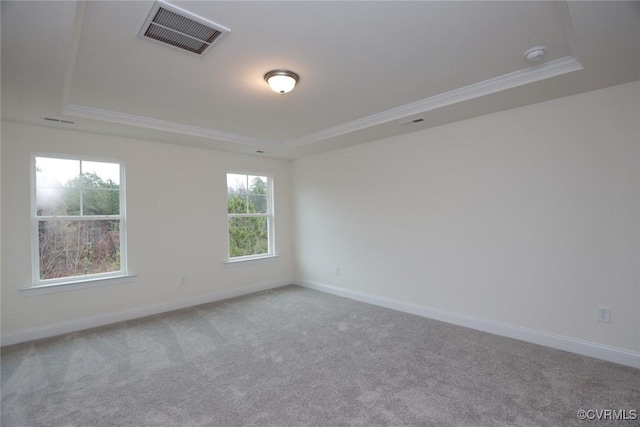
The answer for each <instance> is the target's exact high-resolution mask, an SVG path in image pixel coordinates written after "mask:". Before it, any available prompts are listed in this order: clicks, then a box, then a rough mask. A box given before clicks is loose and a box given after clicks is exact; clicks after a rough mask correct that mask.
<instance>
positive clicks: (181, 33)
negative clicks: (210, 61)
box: [138, 0, 231, 56]
mask: <svg viewBox="0 0 640 427" xmlns="http://www.w3.org/2000/svg"><path fill="white" fill-rule="evenodd" d="M230 31H231V30H229V29H228V28H225V27H223V26H222V25H219V24H216V23H215V22H211V21H209V20H207V19H204V18H202V17H200V16H197V15H194V14H193V13H191V12H188V11H186V10H184V9H182V8H179V7H177V6H174V5H172V4H170V3H167V2H165V1H162V0H157V1H156V2H155V3H154V5H153V8H152V9H151V12H149V16H148V17H147V20H146V21H145V23H144V25H143V26H142V29H141V30H140V32H139V33H138V35H139V36H140V37H143V38H148V39H151V40H153V41H156V42H159V43H162V44H167V45H169V46H172V47H176V48H178V49H181V50H186V51H188V52H191V53H193V54H196V55H198V56H202V55H204V54H205V53H207V51H208V50H209V49H211V47H212V46H213V45H214V44H215V43H217V42H219V41H220V40H222V39H223V38H224V37H225V36H226V35H227V34H229V32H230Z"/></svg>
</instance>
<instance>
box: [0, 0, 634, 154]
mask: <svg viewBox="0 0 640 427" xmlns="http://www.w3.org/2000/svg"><path fill="white" fill-rule="evenodd" d="M172 3H173V4H175V5H177V6H179V7H181V8H183V9H186V10H189V11H191V12H193V13H195V14H197V15H200V16H202V17H204V18H206V19H209V20H212V21H214V22H217V23H219V24H221V25H223V26H225V27H228V28H230V29H231V33H230V34H229V36H228V37H227V38H225V39H224V40H222V41H221V42H220V43H218V44H216V45H215V46H214V47H213V48H212V49H211V50H210V51H209V52H208V53H207V54H206V55H205V56H203V57H197V56H194V55H191V54H188V53H185V52H182V51H180V50H177V49H173V48H170V47H166V46H164V45H161V44H158V43H154V42H152V41H149V40H146V39H142V38H140V37H138V32H139V30H140V28H141V26H142V24H143V23H144V21H145V19H146V18H147V15H148V14H149V11H150V10H151V8H152V6H153V4H154V2H153V1H90V2H72V1H47V2H25V1H21V2H13V1H2V3H1V8H2V9H1V13H2V26H1V31H2V58H1V59H2V63H1V64H2V88H1V89H2V92H1V95H2V118H3V119H5V120H13V121H20V122H27V123H33V124H39V125H44V126H55V127H64V128H67V129H74V130H85V131H90V132H98V133H106V134H112V135H121V136H130V137H138V138H147V139H152V140H157V141H162V142H169V143H176V144H185V145H193V146H200V147H210V148H214V149H222V150H228V151H235V152H240V153H249V154H256V151H264V152H265V153H264V154H262V155H264V156H272V157H282V158H295V157H300V156H304V155H309V154H314V153H319V152H323V151H328V150H332V149H336V148H340V147H345V146H349V145H353V144H358V143H361V142H365V141H370V140H373V139H377V138H381V137H387V136H392V135H398V134H401V133H406V132H411V131H415V130H418V129H424V128H426V127H430V126H435V125H439V124H444V123H449V122H453V121H456V120H461V119H465V118H469V117H475V116H479V115H482V114H488V113H491V112H495V111H500V110H504V109H508V108H513V107H518V106H522V105H527V104H531V103H535V102H540V101H544V100H548V99H553V98H556V97H560V96H567V95H571V94H575V93H580V92H584V91H589V90H594V89H598V88H602V87H606V86H610V85H615V84H621V83H626V82H629V81H633V80H638V79H640V3H639V2H571V3H566V2H550V1H547V2H485V1H475V2H435V1H433V2H432V1H410V2H399V1H375V2H364V1H352V2H347V1H338V2H334V1H316V2H312V1H302V2H274V1H258V2H243V1H233V2H209V1H175V2H172ZM538 45H545V46H546V47H547V54H546V55H545V57H544V58H543V60H542V61H541V62H540V63H537V64H535V65H533V66H532V65H531V64H529V63H527V62H526V60H525V59H524V56H523V52H524V51H525V50H526V49H528V48H530V47H533V46H538ZM277 68H286V69H290V70H293V71H295V72H296V73H298V74H299V75H300V83H299V85H298V87H297V88H296V89H295V90H294V91H293V92H291V93H289V94H286V95H278V94H276V93H274V92H272V91H271V90H270V89H269V87H268V86H267V85H266V83H265V82H264V80H263V76H264V74H265V73H266V72H267V71H269V70H272V69H277ZM44 117H50V118H57V119H63V120H69V121H73V122H74V124H63V123H57V122H51V121H45V120H44ZM414 118H423V119H424V121H423V122H420V123H417V124H401V123H402V122H405V121H407V120H410V119H414Z"/></svg>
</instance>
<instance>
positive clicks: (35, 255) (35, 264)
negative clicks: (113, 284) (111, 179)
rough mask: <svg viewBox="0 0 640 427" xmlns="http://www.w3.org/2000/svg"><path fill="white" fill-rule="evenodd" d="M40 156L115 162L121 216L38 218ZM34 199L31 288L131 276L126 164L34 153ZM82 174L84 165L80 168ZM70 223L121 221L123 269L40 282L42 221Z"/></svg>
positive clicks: (31, 212)
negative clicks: (38, 159) (129, 271)
mask: <svg viewBox="0 0 640 427" xmlns="http://www.w3.org/2000/svg"><path fill="white" fill-rule="evenodd" d="M38 157H46V158H51V159H61V160H75V161H79V162H81V163H82V162H100V163H115V164H118V165H119V167H120V184H119V189H118V191H119V203H120V205H119V210H120V213H119V215H80V214H79V215H65V216H57V215H54V216H38V207H37V191H38V183H37V175H36V174H37V171H36V159H37V158H38ZM30 161H31V165H30V167H31V171H30V172H31V185H30V187H31V188H30V189H31V195H30V196H31V200H30V205H29V210H30V215H29V216H30V220H31V224H30V225H31V277H32V279H31V289H34V288H48V287H52V286H60V285H69V284H81V283H88V282H91V283H96V282H103V281H104V280H106V279H114V278H122V277H130V276H129V273H128V265H127V258H128V257H127V232H126V228H127V227H126V224H127V222H126V192H125V188H126V184H125V178H126V174H125V164H124V162H123V161H121V160H118V159H113V158H106V157H94V156H84V155H70V154H60V153H42V152H38V153H32V155H31V160H30ZM80 171H81V173H82V166H80ZM58 219H62V220H70V221H89V220H118V221H119V229H120V230H119V231H120V270H117V271H109V272H104V273H92V274H83V275H81V276H68V277H59V278H54V279H41V278H40V236H39V228H38V224H39V222H40V221H43V220H58Z"/></svg>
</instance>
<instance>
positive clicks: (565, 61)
mask: <svg viewBox="0 0 640 427" xmlns="http://www.w3.org/2000/svg"><path fill="white" fill-rule="evenodd" d="M556 4H557V7H558V14H559V15H560V19H561V22H562V27H563V30H564V33H565V37H566V39H567V44H568V46H569V51H570V52H571V54H570V55H569V56H565V57H563V58H559V59H555V60H552V61H548V62H545V63H542V64H538V65H534V66H531V67H528V68H525V69H522V70H517V71H514V72H512V73H508V74H504V75H501V76H497V77H494V78H491V79H488V80H485V81H482V82H478V83H474V84H471V85H468V86H464V87H461V88H457V89H453V90H450V91H447V92H444V93H441V94H438V95H434V96H431V97H429V98H425V99H422V100H419V101H416V102H413V103H409V104H405V105H401V106H399V107H395V108H392V109H389V110H386V111H382V112H379V113H376V114H372V115H370V116H367V117H363V118H360V119H356V120H353V121H351V122H347V123H342V124H340V125H337V126H333V127H330V128H327V129H323V130H321V131H319V132H316V133H312V134H309V135H305V136H302V137H300V138H296V139H293V140H290V141H286V142H285V141H282V142H280V141H268V140H263V139H259V138H252V137H248V136H244V135H238V134H233V133H229V132H223V131H219V130H215V129H210V128H203V127H198V126H191V125H185V124H182V123H177V122H171V121H167V120H160V119H154V118H151V117H145V116H138V115H134V114H127V113H123V112H118V111H110V110H105V109H101V108H96V107H90V106H84V105H78V104H70V103H68V102H69V100H70V92H71V90H70V89H71V82H72V79H73V70H74V68H75V60H76V55H77V50H78V46H79V40H80V36H81V33H82V26H83V22H84V17H85V9H86V4H85V2H78V6H77V9H76V18H75V28H74V34H73V43H72V48H71V51H70V53H69V57H68V60H67V73H66V75H65V82H64V90H63V114H67V115H69V116H76V117H83V118H88V119H95V120H100V121H105V122H111V123H118V124H124V125H129V126H136V127H142V128H147V129H152V130H157V131H162V132H170V133H176V134H182V135H190V136H195V137H199V138H205V139H209V140H215V141H224V142H229V143H235V144H241V145H246V146H252V147H270V148H278V149H292V148H299V147H303V146H306V145H310V144H314V143H317V142H321V141H324V140H327V139H330V138H334V137H337V136H340V135H345V134H348V133H351V132H356V131H359V130H363V129H367V128H370V127H373V126H378V125H382V124H385V123H389V122H392V121H395V120H401V119H405V118H407V117H411V116H414V115H417V114H423V113H426V112H429V111H432V110H436V109H439V108H442V107H446V106H450V105H453V104H457V103H460V102H464V101H469V100H472V99H476V98H480V97H482V96H485V95H490V94H493V93H497V92H501V91H504V90H507V89H512V88H516V87H519V86H524V85H527V84H530V83H534V82H537V81H541V80H545V79H549V78H552V77H556V76H560V75H563V74H567V73H571V72H573V71H578V70H582V69H583V68H584V67H583V65H582V61H581V57H580V52H579V49H578V42H577V38H576V35H575V31H574V26H573V22H572V19H571V11H570V10H569V4H568V2H567V1H566V0H558V1H556Z"/></svg>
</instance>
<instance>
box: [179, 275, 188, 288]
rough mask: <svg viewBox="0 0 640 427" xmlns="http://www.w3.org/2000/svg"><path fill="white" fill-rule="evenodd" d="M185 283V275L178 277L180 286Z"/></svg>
mask: <svg viewBox="0 0 640 427" xmlns="http://www.w3.org/2000/svg"><path fill="white" fill-rule="evenodd" d="M186 284H187V278H186V277H184V276H182V277H181V278H180V286H184V285H186Z"/></svg>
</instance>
